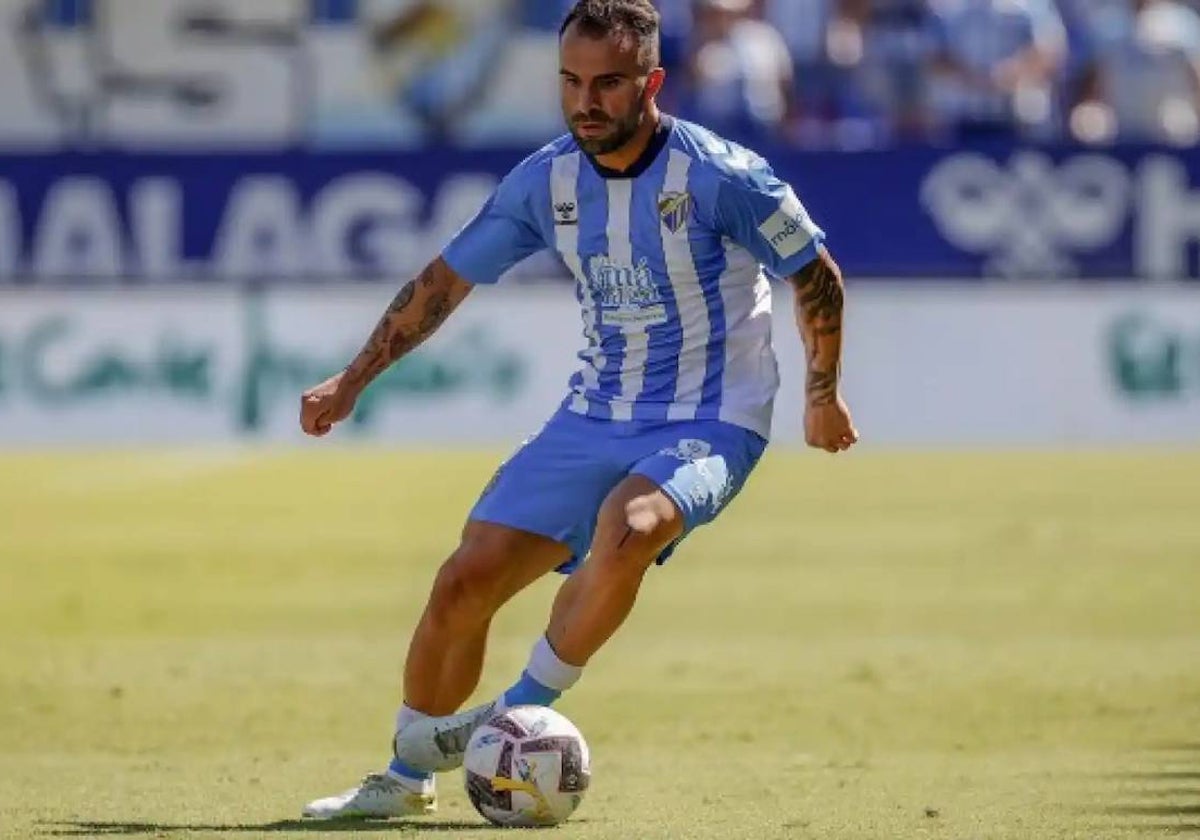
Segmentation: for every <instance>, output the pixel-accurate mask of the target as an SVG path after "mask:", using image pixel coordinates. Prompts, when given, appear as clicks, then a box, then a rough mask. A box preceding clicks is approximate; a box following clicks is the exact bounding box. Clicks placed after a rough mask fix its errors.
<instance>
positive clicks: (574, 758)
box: [463, 706, 591, 827]
mask: <svg viewBox="0 0 1200 840" xmlns="http://www.w3.org/2000/svg"><path fill="white" fill-rule="evenodd" d="M463 770H464V771H465V777H466V778H465V783H466V786H467V796H469V797H470V799H471V804H472V805H474V806H475V810H476V811H478V812H479V813H480V814H481V815H482V816H483V818H484V819H486V820H488V821H489V822H491V823H494V824H495V825H501V826H524V827H530V826H549V825H557V824H558V823H560V822H562V821H563V820H565V819H566V818H567V817H569V816H571V813H572V812H573V811H574V810H575V809H576V808H578V807H579V803H580V802H581V801H582V800H583V794H584V792H585V791H586V790H587V788H588V782H590V781H591V772H590V760H589V757H588V746H587V742H586V741H584V740H583V736H582V735H581V734H579V730H578V729H576V728H575V724H573V723H571V721H569V720H567V719H566V718H565V717H563V716H562V715H560V714H559V713H558V712H556V711H554V710H553V709H549V708H546V707H545V706H516V707H514V708H511V709H505V710H504V711H503V712H500V713H499V714H496V715H493V716H492V717H491V718H490V719H489V720H488V721H487V722H486V723H484V724H483V725H482V726H480V727H479V728H478V729H476V730H475V732H474V733H473V734H472V735H471V740H470V741H469V742H468V743H467V754H466V756H465V758H464V759H463Z"/></svg>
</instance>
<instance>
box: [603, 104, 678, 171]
mask: <svg viewBox="0 0 1200 840" xmlns="http://www.w3.org/2000/svg"><path fill="white" fill-rule="evenodd" d="M660 122H662V114H661V113H660V112H659V110H658V108H656V107H651V109H650V110H649V111H648V112H647V113H646V119H644V120H642V124H641V125H640V126H638V130H637V133H636V134H634V135H633V137H632V138H631V139H630V140H629V142H628V143H626V144H625V145H624V146H622V147H621V148H619V149H617V150H616V151H614V152H609V153H608V154H606V155H596V157H595V158H593V159H594V160H595V161H596V163H598V164H600V165H601V166H603V167H604V168H605V169H611V170H613V171H614V172H624V171H625V170H627V169H628V168H629V167H631V166H633V165H634V164H635V163H637V161H638V160H639V159H640V158H641V156H642V155H643V154H644V153H645V151H646V149H647V148H649V147H650V141H651V140H653V139H654V135H655V133H656V132H657V131H658V126H659V123H660Z"/></svg>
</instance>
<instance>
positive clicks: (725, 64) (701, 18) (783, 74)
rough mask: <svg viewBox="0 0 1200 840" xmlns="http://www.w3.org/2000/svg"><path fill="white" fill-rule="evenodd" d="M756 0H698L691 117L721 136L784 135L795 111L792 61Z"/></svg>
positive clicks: (690, 85) (691, 72) (691, 71)
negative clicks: (757, 10)
mask: <svg viewBox="0 0 1200 840" xmlns="http://www.w3.org/2000/svg"><path fill="white" fill-rule="evenodd" d="M752 6H753V2H752V0H697V3H696V6H695V26H694V30H693V48H692V54H691V56H690V65H689V73H688V77H689V78H688V100H689V105H690V107H689V109H688V113H689V115H691V116H693V117H695V118H696V119H697V120H698V121H700V122H702V123H704V124H705V125H706V126H708V127H709V128H711V129H712V130H714V131H716V132H718V133H722V134H732V135H735V136H737V135H741V136H746V137H748V138H751V139H762V138H766V137H774V136H778V135H779V134H781V133H782V131H783V129H784V127H785V125H786V122H787V120H788V119H789V117H790V115H791V109H792V59H791V55H790V54H789V53H788V48H787V44H786V43H785V42H784V40H783V36H781V35H780V34H779V32H778V31H777V30H776V29H775V28H774V27H773V26H771V25H770V24H769V23H767V22H766V21H763V20H760V19H758V18H756V17H755V16H754V15H753V14H752V13H751V12H752Z"/></svg>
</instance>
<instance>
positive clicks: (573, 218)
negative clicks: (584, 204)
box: [554, 201, 579, 225]
mask: <svg viewBox="0 0 1200 840" xmlns="http://www.w3.org/2000/svg"><path fill="white" fill-rule="evenodd" d="M554 223H555V224H556V225H577V224H579V216H578V215H577V214H576V212H575V202H573V201H564V202H562V203H560V204H555V205H554Z"/></svg>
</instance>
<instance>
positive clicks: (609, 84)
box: [600, 79, 621, 90]
mask: <svg viewBox="0 0 1200 840" xmlns="http://www.w3.org/2000/svg"><path fill="white" fill-rule="evenodd" d="M620 84H621V80H620V79H601V80H600V90H616V89H617V86H618V85H620Z"/></svg>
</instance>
